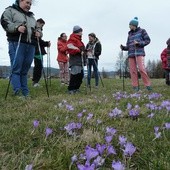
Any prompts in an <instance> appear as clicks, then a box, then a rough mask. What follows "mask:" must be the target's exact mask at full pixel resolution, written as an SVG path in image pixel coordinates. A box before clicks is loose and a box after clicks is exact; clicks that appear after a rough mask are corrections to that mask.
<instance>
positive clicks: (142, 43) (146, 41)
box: [138, 29, 151, 47]
mask: <svg viewBox="0 0 170 170" xmlns="http://www.w3.org/2000/svg"><path fill="white" fill-rule="evenodd" d="M150 41H151V40H150V37H149V35H148V34H147V32H146V30H145V29H142V40H141V41H139V42H138V44H139V46H140V47H144V46H146V45H148V44H149V43H150Z"/></svg>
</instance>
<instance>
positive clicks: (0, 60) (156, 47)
mask: <svg viewBox="0 0 170 170" xmlns="http://www.w3.org/2000/svg"><path fill="white" fill-rule="evenodd" d="M14 2H15V0H3V2H1V5H0V14H2V13H3V11H4V9H5V8H6V7H8V6H10V5H12V4H13V3H14ZM169 9H170V1H169V0H142V1H141V0H140V1H138V0H62V1H58V0H48V1H46V0H35V1H34V4H33V5H32V7H31V11H32V12H33V13H34V14H35V18H36V19H38V18H43V19H44V20H45V22H46V24H45V26H44V29H43V39H44V40H45V41H51V47H50V61H51V67H54V68H59V67H58V63H57V61H56V58H57V39H58V37H59V35H60V34H61V33H62V32H65V33H66V34H67V35H68V37H69V35H70V34H71V33H72V30H73V27H74V26H75V25H79V26H80V27H82V28H83V37H82V40H83V42H84V44H85V45H86V44H87V43H88V34H89V33H91V32H94V33H95V34H96V36H97V37H98V39H99V40H100V42H101V44H102V54H101V56H100V59H99V66H98V67H99V70H102V69H104V70H105V71H114V70H115V67H116V66H115V63H116V60H117V57H118V56H119V52H120V44H123V45H125V44H126V40H127V36H128V31H129V22H130V20H132V19H133V18H134V17H138V20H139V26H140V27H141V28H144V29H145V30H146V31H147V33H148V35H149V36H150V38H151V43H150V44H149V45H148V46H146V47H145V52H146V56H145V63H147V61H148V60H149V59H150V60H151V61H152V60H160V53H161V52H162V50H163V49H164V48H166V40H167V39H168V38H169V37H170V24H169ZM46 63H47V59H46V56H44V66H46ZM9 64H10V63H9V56H8V43H7V40H6V35H5V31H4V30H3V29H2V27H1V26H0V65H9Z"/></svg>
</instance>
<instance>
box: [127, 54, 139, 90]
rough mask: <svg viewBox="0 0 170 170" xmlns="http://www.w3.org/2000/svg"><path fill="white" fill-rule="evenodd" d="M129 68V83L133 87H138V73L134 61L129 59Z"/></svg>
mask: <svg viewBox="0 0 170 170" xmlns="http://www.w3.org/2000/svg"><path fill="white" fill-rule="evenodd" d="M128 60H129V68H130V76H131V83H132V86H133V87H138V86H139V84H138V72H137V68H136V59H135V57H134V58H129V59H128Z"/></svg>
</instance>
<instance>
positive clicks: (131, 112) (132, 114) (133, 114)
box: [129, 109, 139, 118]
mask: <svg viewBox="0 0 170 170" xmlns="http://www.w3.org/2000/svg"><path fill="white" fill-rule="evenodd" d="M129 116H130V117H133V118H136V117H138V116H139V110H136V109H132V110H129Z"/></svg>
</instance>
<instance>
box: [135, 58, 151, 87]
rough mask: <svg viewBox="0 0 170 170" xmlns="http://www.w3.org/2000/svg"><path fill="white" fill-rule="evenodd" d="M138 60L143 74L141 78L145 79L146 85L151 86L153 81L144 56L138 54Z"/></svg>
mask: <svg viewBox="0 0 170 170" xmlns="http://www.w3.org/2000/svg"><path fill="white" fill-rule="evenodd" d="M136 61H137V64H138V67H139V72H140V74H141V78H142V80H143V83H144V85H145V86H146V87H147V86H150V85H151V82H150V79H149V76H148V74H147V72H146V69H145V64H144V57H143V56H138V57H136Z"/></svg>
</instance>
